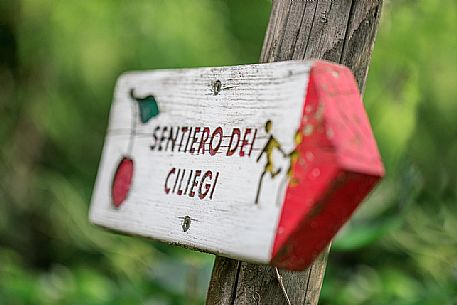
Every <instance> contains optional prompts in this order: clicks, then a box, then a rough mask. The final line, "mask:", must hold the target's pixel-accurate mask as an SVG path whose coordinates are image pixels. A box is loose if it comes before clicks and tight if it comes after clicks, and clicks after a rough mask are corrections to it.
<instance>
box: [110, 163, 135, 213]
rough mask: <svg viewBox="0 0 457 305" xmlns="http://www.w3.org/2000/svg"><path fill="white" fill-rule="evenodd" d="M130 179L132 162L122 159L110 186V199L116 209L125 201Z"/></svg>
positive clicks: (131, 176)
mask: <svg viewBox="0 0 457 305" xmlns="http://www.w3.org/2000/svg"><path fill="white" fill-rule="evenodd" d="M132 178H133V160H132V159H130V158H128V157H124V158H122V160H121V161H120V162H119V164H118V166H117V169H116V173H115V174H114V178H113V184H112V186H111V199H112V202H113V205H114V206H115V207H116V208H118V207H120V206H121V204H122V203H124V201H125V199H127V196H128V194H129V191H130V187H131V186H132Z"/></svg>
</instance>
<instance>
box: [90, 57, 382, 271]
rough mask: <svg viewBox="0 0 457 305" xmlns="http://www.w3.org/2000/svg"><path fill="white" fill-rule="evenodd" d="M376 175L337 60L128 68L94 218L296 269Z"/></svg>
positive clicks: (370, 140) (365, 125) (354, 91)
mask: <svg viewBox="0 0 457 305" xmlns="http://www.w3.org/2000/svg"><path fill="white" fill-rule="evenodd" d="M383 175H384V168H383V165H382V161H381V158H380V155H379V152H378V149H377V145H376V142H375V140H374V137H373V133H372V131H371V127H370V123H369V121H368V118H367V115H366V113H365V110H364V107H363V103H362V101H361V98H360V94H359V91H358V88H357V84H356V81H355V79H354V77H353V75H352V73H351V71H350V70H349V69H347V68H346V67H343V66H340V65H335V64H332V63H328V62H324V61H290V62H281V63H271V64H260V65H245V66H234V67H219V68H197V69H179V70H157V71H146V72H130V73H125V74H123V75H121V76H120V77H119V79H118V81H117V85H116V89H115V93H114V98H113V103H112V107H111V113H110V120H109V127H108V130H107V135H106V139H105V144H104V148H103V153H102V158H101V161H100V166H99V171H98V175H97V180H96V184H95V188H94V192H93V195H92V203H91V209H90V219H91V221H92V222H93V223H95V224H97V225H100V226H102V227H105V228H108V229H111V230H116V231H120V232H124V233H127V234H134V235H141V236H145V237H149V238H152V239H156V240H161V241H164V242H168V243H172V244H178V245H183V246H185V247H190V248H195V249H198V250H201V251H206V252H211V253H215V254H218V255H223V256H227V257H231V258H235V259H241V260H245V261H249V262H254V263H263V264H272V265H275V266H277V267H281V268H286V269H290V270H303V269H305V268H307V267H308V266H309V264H310V263H311V262H312V261H313V260H314V259H315V258H316V257H317V256H318V255H319V253H320V252H321V251H322V250H323V249H324V248H325V246H326V245H327V244H328V243H329V242H330V240H331V239H332V238H333V236H334V235H335V234H336V233H337V231H338V230H339V229H340V228H341V226H342V225H343V224H344V223H345V222H346V221H347V220H348V219H349V218H350V217H351V215H352V213H353V212H354V210H355V209H356V208H357V206H358V205H359V204H360V203H361V202H362V200H363V199H364V197H365V196H366V195H367V194H368V193H369V192H370V191H371V190H372V188H373V187H374V186H375V185H376V184H377V183H378V181H379V180H380V178H381V177H382V176H383Z"/></svg>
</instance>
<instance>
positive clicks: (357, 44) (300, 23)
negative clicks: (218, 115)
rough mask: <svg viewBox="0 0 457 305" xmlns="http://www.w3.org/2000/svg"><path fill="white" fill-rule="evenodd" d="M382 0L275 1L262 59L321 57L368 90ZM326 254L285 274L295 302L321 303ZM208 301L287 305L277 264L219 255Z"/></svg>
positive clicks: (223, 304)
mask: <svg viewBox="0 0 457 305" xmlns="http://www.w3.org/2000/svg"><path fill="white" fill-rule="evenodd" d="M382 3H383V1H382V0H352V1H350V0H311V1H306V0H276V1H273V7H272V12H271V16H270V21H269V25H268V29H267V33H266V36H265V40H264V45H263V49H262V54H261V59H260V61H261V62H272V61H281V60H289V59H305V58H322V59H327V60H330V61H334V62H339V63H343V64H345V65H347V66H349V67H350V68H351V69H352V70H353V72H354V74H355V75H356V78H357V81H358V84H359V88H360V89H361V91H362V92H363V88H364V86H365V80H366V75H367V71H368V65H369V61H370V58H371V53H372V50H373V45H374V39H375V36H376V31H377V28H378V24H379V19H380V15H381V8H382ZM325 265H326V254H325V253H323V254H321V256H320V257H319V258H318V259H317V260H316V261H315V262H314V264H313V265H312V266H311V267H310V268H309V269H308V270H307V271H304V272H286V271H282V272H281V274H282V276H283V278H284V285H285V287H286V289H287V292H288V295H289V297H290V300H291V303H292V304H293V305H297V304H317V301H318V299H319V292H320V287H321V285H322V279H323V275H324V271H325ZM206 304H207V305H216V304H218V305H229V304H230V305H231V304H264V305H265V304H272V305H282V304H287V303H286V299H285V297H284V296H283V293H282V291H281V288H280V287H279V285H278V281H277V279H276V275H275V272H274V270H273V268H272V267H268V266H259V265H253V264H246V263H240V262H236V261H233V260H230V259H226V258H217V259H216V261H215V266H214V270H213V275H212V278H211V282H210V288H209V290H208V297H207V301H206Z"/></svg>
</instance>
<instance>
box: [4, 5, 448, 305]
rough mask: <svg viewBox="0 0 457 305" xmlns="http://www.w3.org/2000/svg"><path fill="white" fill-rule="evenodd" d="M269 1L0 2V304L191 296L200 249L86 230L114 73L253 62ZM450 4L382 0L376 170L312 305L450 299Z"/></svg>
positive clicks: (196, 288) (375, 64) (198, 284)
mask: <svg viewBox="0 0 457 305" xmlns="http://www.w3.org/2000/svg"><path fill="white" fill-rule="evenodd" d="M270 7H271V2H269V1H267V0H249V1H246V0H244V1H243V0H192V1H189V0H179V1H178V0H173V1H171V0H167V1H165V0H162V1H145V0H144V1H140V0H138V1H108V0H102V1H89V0H81V1H76V0H73V1H72V0H68V1H57V0H55V1H51V0H21V1H19V0H17V1H15V0H1V1H0V145H1V146H0V147H1V149H0V304H8V305H10V304H11V305H16V304H18V305H19V304H34V305H35V304H37V305H40V304H159V305H165V304H202V303H203V301H204V296H205V293H206V288H207V285H208V280H209V276H210V272H211V267H212V262H213V256H211V255H206V254H201V253H198V252H193V251H190V250H185V249H181V248H179V247H170V246H167V245H164V244H161V243H157V242H150V241H146V240H142V239H139V238H132V237H124V236H120V235H116V234H111V233H107V232H104V231H102V230H100V229H98V228H96V227H94V226H92V225H90V224H89V223H88V220H87V213H88V206H89V201H90V196H91V191H92V187H93V184H94V181H95V175H96V170H97V166H98V161H99V158H100V153H101V149H102V143H103V138H104V134H105V129H106V126H107V120H108V112H109V107H110V103H111V98H112V94H113V87H114V83H115V80H116V77H117V76H118V75H119V74H120V73H122V72H123V71H127V70H142V69H154V68H177V67H195V66H218V65H232V64H242V63H255V62H256V61H257V60H258V58H259V54H260V50H261V46H262V41H263V35H264V33H265V28H266V24H267V22H268V15H269V11H270ZM456 72H457V2H456V1H455V0H441V1H437V0H415V1H413V0H408V1H407V0H396V1H386V3H385V7H384V11H383V17H382V22H381V26H380V30H379V35H378V39H377V42H376V47H375V51H374V55H373V60H372V64H371V67H370V73H369V77H368V83H367V88H366V94H365V98H364V100H365V103H366V107H367V110H368V113H369V116H370V119H371V121H372V125H373V128H374V133H375V136H376V138H377V140H378V143H379V147H380V150H381V153H382V156H383V159H384V162H385V166H386V169H387V177H386V178H385V180H384V181H383V183H382V184H381V185H380V186H379V187H378V188H377V190H376V191H375V192H374V193H372V195H371V196H370V197H369V199H368V200H367V201H366V202H365V204H364V205H363V207H362V208H361V209H359V210H358V211H357V213H356V215H355V217H354V218H353V219H352V220H351V222H350V223H349V224H348V225H347V226H346V227H345V228H344V229H343V230H342V231H341V232H340V234H339V235H338V237H337V238H336V240H335V241H334V243H333V247H332V252H331V254H330V257H329V265H328V268H327V273H326V277H325V280H324V285H323V289H322V296H321V301H320V304H427V305H428V304H430V305H436V304H457V202H456V201H457V200H456V199H457V196H456V190H457V122H456V120H457V103H456V100H455V99H456V97H457V75H456Z"/></svg>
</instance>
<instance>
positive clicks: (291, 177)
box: [276, 129, 303, 205]
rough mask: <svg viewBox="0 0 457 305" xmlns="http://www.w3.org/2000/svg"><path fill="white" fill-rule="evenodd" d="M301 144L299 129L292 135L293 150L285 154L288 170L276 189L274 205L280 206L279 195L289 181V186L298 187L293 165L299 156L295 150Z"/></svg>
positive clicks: (301, 135)
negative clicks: (287, 159) (287, 160)
mask: <svg viewBox="0 0 457 305" xmlns="http://www.w3.org/2000/svg"><path fill="white" fill-rule="evenodd" d="M302 142H303V134H302V133H301V132H300V129H298V130H297V131H296V132H295V135H294V149H293V150H292V151H291V152H290V153H288V154H287V157H288V158H289V168H288V169H287V175H286V176H285V177H284V179H283V181H281V184H280V186H279V188H278V194H277V198H276V204H277V205H280V204H281V202H282V201H281V194H283V192H284V188H285V186H286V184H287V182H288V181H289V185H290V186H296V185H298V182H299V181H298V178H297V177H295V173H294V167H295V164H296V163H297V162H298V159H299V158H300V154H299V152H298V150H297V148H298V146H299V145H300V144H301V143H302Z"/></svg>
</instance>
